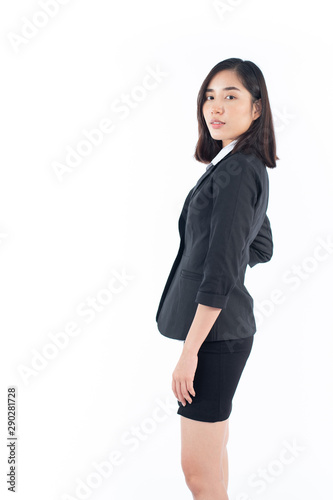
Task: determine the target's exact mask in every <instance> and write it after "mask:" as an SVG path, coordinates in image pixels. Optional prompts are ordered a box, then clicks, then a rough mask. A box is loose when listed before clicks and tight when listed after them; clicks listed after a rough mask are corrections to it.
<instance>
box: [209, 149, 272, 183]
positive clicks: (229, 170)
mask: <svg viewBox="0 0 333 500" xmlns="http://www.w3.org/2000/svg"><path fill="white" fill-rule="evenodd" d="M266 175H267V169H266V166H265V164H264V163H263V162H262V160H261V159H260V158H258V157H257V156H256V155H255V154H254V153H242V152H241V151H237V152H236V153H234V154H231V155H229V156H228V157H227V158H222V160H221V161H219V162H218V163H217V164H216V168H215V169H214V172H213V176H212V177H213V181H214V180H217V178H220V177H226V178H228V179H232V178H234V179H235V180H236V179H237V180H240V179H243V178H251V179H253V181H255V182H256V183H258V182H259V183H260V181H262V180H263V177H264V176H266Z"/></svg>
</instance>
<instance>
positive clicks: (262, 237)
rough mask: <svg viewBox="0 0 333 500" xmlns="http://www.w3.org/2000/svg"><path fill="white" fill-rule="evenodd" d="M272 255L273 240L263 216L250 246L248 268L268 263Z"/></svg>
mask: <svg viewBox="0 0 333 500" xmlns="http://www.w3.org/2000/svg"><path fill="white" fill-rule="evenodd" d="M272 255H273V238H272V230H271V224H270V221H269V218H268V217H267V214H266V215H265V219H264V222H263V224H262V226H261V228H260V229H259V232H258V234H257V236H256V237H255V239H254V240H253V241H252V243H251V245H250V260H249V266H250V267H253V266H255V265H256V264H259V263H263V262H268V261H269V260H271V258H272Z"/></svg>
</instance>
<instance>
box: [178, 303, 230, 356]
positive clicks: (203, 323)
mask: <svg viewBox="0 0 333 500" xmlns="http://www.w3.org/2000/svg"><path fill="white" fill-rule="evenodd" d="M220 312H221V309H219V308H217V307H210V306H204V305H203V304H198V307H197V310H196V313H195V316H194V318H193V321H192V325H191V327H190V329H189V331H188V334H187V336H186V340H185V343H184V346H183V352H190V353H192V354H195V355H196V354H198V351H199V349H200V347H201V344H202V343H203V341H204V340H205V338H206V337H207V335H208V333H209V332H210V330H211V328H212V326H213V325H214V323H215V321H216V319H217V317H218V316H219V314H220Z"/></svg>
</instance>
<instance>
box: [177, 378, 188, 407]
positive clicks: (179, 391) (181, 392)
mask: <svg viewBox="0 0 333 500" xmlns="http://www.w3.org/2000/svg"><path fill="white" fill-rule="evenodd" d="M176 384H177V394H178V400H179V401H180V402H181V404H182V405H183V406H185V405H186V400H185V398H184V396H183V390H182V384H181V382H180V381H179V380H177V381H176Z"/></svg>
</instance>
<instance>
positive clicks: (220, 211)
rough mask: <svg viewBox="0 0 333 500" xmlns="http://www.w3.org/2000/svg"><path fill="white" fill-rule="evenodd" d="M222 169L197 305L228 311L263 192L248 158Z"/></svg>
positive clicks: (239, 157) (240, 158) (235, 160)
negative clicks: (258, 200)
mask: <svg viewBox="0 0 333 500" xmlns="http://www.w3.org/2000/svg"><path fill="white" fill-rule="evenodd" d="M221 167H222V168H220V169H219V171H217V172H216V174H217V176H218V177H219V178H217V179H216V178H215V179H213V182H214V181H215V182H214V185H213V186H212V189H213V194H214V197H213V200H212V212H211V217H210V235H209V245H208V251H207V254H206V257H205V262H204V267H203V272H204V274H203V279H202V281H201V283H200V286H199V289H198V292H197V296H196V299H195V301H196V302H197V303H198V304H204V305H206V306H211V307H217V308H220V309H225V308H226V307H227V304H228V300H229V296H230V294H231V292H232V290H233V288H234V286H235V284H236V281H237V279H238V276H239V271H240V267H241V266H242V265H243V260H244V252H246V246H247V245H248V243H249V235H250V233H251V229H252V224H253V218H254V215H255V207H256V204H257V199H258V196H259V195H260V192H261V188H260V179H259V178H258V174H257V172H256V170H255V168H254V167H253V166H252V165H251V164H250V163H249V162H248V161H247V158H246V156H243V155H241V156H239V155H237V157H236V158H235V159H233V160H232V162H225V164H223V163H222V165H221ZM213 177H214V174H213Z"/></svg>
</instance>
